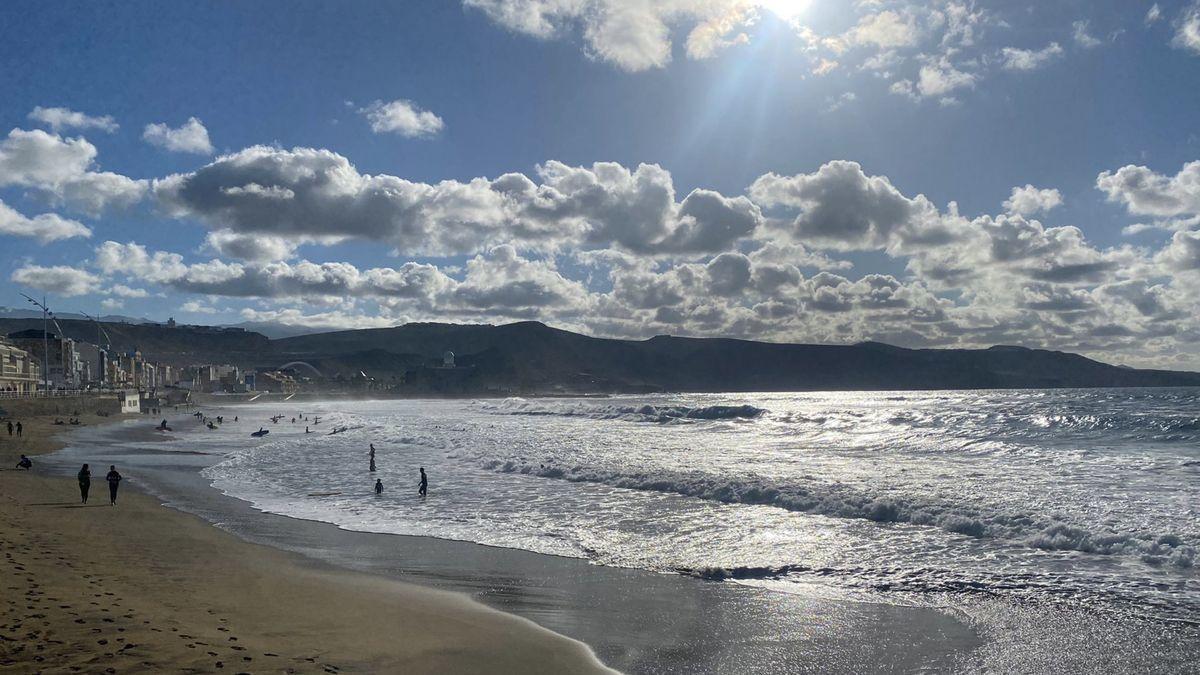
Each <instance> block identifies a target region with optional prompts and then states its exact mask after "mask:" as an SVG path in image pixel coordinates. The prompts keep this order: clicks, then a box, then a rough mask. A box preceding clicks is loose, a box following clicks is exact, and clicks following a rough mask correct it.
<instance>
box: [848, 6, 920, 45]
mask: <svg viewBox="0 0 1200 675" xmlns="http://www.w3.org/2000/svg"><path fill="white" fill-rule="evenodd" d="M917 37H918V32H917V26H916V20H915V18H914V17H912V16H901V15H900V14H899V13H898V12H895V11H892V10H890V9H889V10H884V11H882V12H878V13H875V14H867V15H866V16H863V17H861V18H859V20H858V24H857V25H855V26H854V28H851V29H850V30H849V31H848V32H847V33H846V34H845V36H844V38H845V39H846V40H847V41H848V42H849V43H851V44H860V45H863V44H866V45H874V46H876V47H880V48H882V49H892V48H896V47H912V46H914V45H916V44H917Z"/></svg>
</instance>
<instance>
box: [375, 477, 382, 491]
mask: <svg viewBox="0 0 1200 675" xmlns="http://www.w3.org/2000/svg"><path fill="white" fill-rule="evenodd" d="M375 494H377V495H381V494H383V481H382V480H380V479H378V478H376V479H375Z"/></svg>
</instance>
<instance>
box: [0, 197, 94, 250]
mask: <svg viewBox="0 0 1200 675" xmlns="http://www.w3.org/2000/svg"><path fill="white" fill-rule="evenodd" d="M0 234H7V235H12V236H14V237H32V238H34V239H37V240H38V241H40V242H41V243H43V244H48V243H50V242H52V241H59V240H61V239H71V238H74V237H90V236H92V231H91V230H90V229H88V228H87V227H85V226H84V225H83V224H82V223H80V222H78V221H75V220H69V219H67V218H63V217H62V216H60V215H58V214H54V213H43V214H41V215H37V216H34V217H32V218H28V217H26V216H24V215H22V214H21V213H19V212H17V211H16V210H15V209H13V208H12V207H11V206H9V205H8V204H5V203H4V202H3V201H0Z"/></svg>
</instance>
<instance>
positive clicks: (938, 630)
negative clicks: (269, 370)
mask: <svg viewBox="0 0 1200 675" xmlns="http://www.w3.org/2000/svg"><path fill="white" fill-rule="evenodd" d="M237 410H238V409H236V408H226V409H224V410H223V411H224V413H225V415H226V417H229V416H230V415H233V414H234V412H235V411H237ZM206 412H208V413H209V414H210V415H211V414H214V413H213V411H212V410H206ZM240 412H241V414H242V416H243V417H244V419H246V420H248V419H251V417H250V415H251V414H252V413H251V412H250V410H249V409H246V410H241V411H240ZM169 417H170V419H171V423H172V425H173V426H174V428H175V433H174V434H169V435H167V436H161V435H159V434H157V433H156V432H153V431H151V429H150V426H151V425H150V424H149V423H148V422H152V421H148V420H144V418H143V419H139V420H136V421H132V422H131V423H128V424H124V425H120V426H114V427H106V428H103V429H97V430H95V432H94V433H83V434H80V435H79V436H77V437H75V439H74V443H73V444H72V445H71V446H70V447H68V448H66V449H65V450H64V451H62V452H60V453H56V455H55V456H54V457H53V458H50V462H49V463H53V464H54V465H55V468H54V470H55V471H56V472H58V473H59V474H60V475H63V474H65V475H70V474H71V473H73V471H74V469H75V468H76V467H77V466H78V463H79V462H81V461H89V460H90V461H94V462H96V463H100V462H102V463H103V464H104V465H105V466H106V465H107V464H108V463H110V462H115V463H116V464H117V465H118V467H126V469H125V470H124V472H125V473H126V475H127V476H129V477H131V478H132V480H134V481H135V482H136V483H137V484H138V486H139V488H141V489H144V490H146V491H147V492H148V493H149V494H152V495H154V496H155V498H156V499H157V500H159V501H160V502H161V503H164V504H166V505H167V506H169V507H171V508H172V509H178V510H180V511H183V512H185V513H188V514H192V515H194V516H199V517H200V518H202V519H203V520H205V521H207V522H208V523H211V524H212V525H214V526H216V527H217V528H219V529H222V530H225V531H227V532H230V533H233V534H234V535H236V536H237V537H238V538H240V539H243V540H245V541H249V542H251V543H256V544H264V545H267V546H270V547H272V548H277V549H282V550H284V551H288V552H291V553H294V554H300V555H301V556H302V563H301V564H304V565H306V566H311V567H315V568H317V569H350V570H352V571H355V572H366V573H369V574H370V575H372V576H373V577H383V578H385V579H391V580H396V581H402V582H409V583H415V584H417V585H419V586H422V587H433V588H435V589H441V590H449V591H453V592H455V593H456V594H459V595H460V596H461V595H464V594H465V595H468V596H470V597H471V598H473V599H474V600H477V601H479V602H480V603H482V604H484V605H487V606H489V607H491V608H493V609H496V610H500V611H502V612H505V613H506V614H511V615H516V616H520V617H523V618H525V619H528V620H530V621H533V622H536V623H537V624H538V625H540V626H543V627H544V628H546V629H549V630H550V631H553V632H554V633H555V634H557V635H563V636H567V637H569V638H572V639H574V640H578V641H579V642H580V643H583V644H586V645H588V646H589V647H590V648H591V650H592V652H593V653H594V654H595V655H596V656H597V657H598V658H599V659H601V660H602V661H603V662H604V663H605V664H607V665H609V666H611V667H613V668H616V669H618V670H620V671H622V672H628V673H656V674H666V673H694V672H864V671H870V672H879V671H896V670H901V671H912V670H923V671H925V672H961V671H962V670H964V668H966V669H969V668H971V667H972V666H973V665H974V662H975V659H974V655H975V653H976V650H977V649H978V648H979V646H980V645H981V640H980V638H979V636H978V634H977V632H976V631H975V630H974V629H973V628H972V627H971V626H969V625H967V622H965V621H964V620H963V617H962V616H959V615H956V614H953V613H951V612H947V611H945V610H944V609H943V608H938V607H929V606H915V605H912V604H906V603H902V604H897V603H896V602H895V601H889V600H884V599H882V598H871V597H861V596H857V595H855V594H846V593H842V592H836V591H834V592H831V591H830V589H823V588H799V587H795V586H794V585H793V586H792V588H790V589H789V592H777V591H775V590H771V589H767V588H763V587H756V586H754V585H748V584H742V583H735V582H716V581H710V580H703V579H697V578H694V577H692V576H686V575H680V574H663V573H661V572H654V571H648V570H644V569H636V568H626V567H611V566H605V565H596V564H593V563H592V562H590V561H589V560H587V559H584V558H576V557H561V556H554V555H547V554H543V553H536V552H532V551H528V550H523V549H520V548H506V547H491V546H485V545H482V544H477V543H473V542H470V541H463V540H456V539H447V538H435V537H429V536H420V535H404V534H391V533H382V532H375V531H364V530H354V529H343V528H341V527H338V526H337V525H334V524H331V523H328V522H324V521H320V520H306V519H301V518H295V517H291V516H286V515H279V514H276V513H272V512H270V511H264V510H260V509H259V508H258V507H257V506H255V505H253V504H251V503H250V502H246V501H243V500H241V499H238V498H236V497H233V496H230V495H226V494H224V493H222V492H221V491H220V490H218V489H214V487H213V486H212V485H211V483H210V481H209V480H208V479H207V478H205V477H204V476H202V475H201V469H203V468H204V467H206V466H209V465H212V464H214V463H217V462H221V461H223V460H224V454H223V453H218V454H208V453H207V452H191V451H190V450H191V448H190V446H189V445H188V440H187V439H189V438H191V437H192V436H191V434H192V433H194V432H199V433H201V434H203V433H205V432H203V431H201V429H200V426H201V425H200V423H199V422H197V421H195V420H191V419H186V418H185V419H179V418H178V415H171V416H169ZM193 427H194V429H193ZM181 444H182V445H181ZM202 447H203V446H198V448H197V449H200V448H202ZM210 452H211V451H210Z"/></svg>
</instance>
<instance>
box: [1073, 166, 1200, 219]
mask: <svg viewBox="0 0 1200 675" xmlns="http://www.w3.org/2000/svg"><path fill="white" fill-rule="evenodd" d="M1096 187H1097V188H1098V189H1099V190H1100V191H1102V192H1104V193H1105V194H1106V195H1108V200H1109V201H1112V202H1118V203H1122V204H1124V205H1125V207H1126V208H1127V209H1128V210H1129V212H1130V213H1132V214H1134V215H1145V216H1159V217H1178V216H1194V215H1200V161H1196V162H1189V163H1187V164H1184V165H1183V168H1182V169H1180V170H1179V173H1177V174H1175V175H1174V176H1166V175H1163V174H1160V173H1155V172H1154V171H1152V170H1150V169H1149V168H1147V167H1144V166H1135V165H1133V164H1130V165H1127V166H1123V167H1121V168H1120V169H1117V170H1116V171H1115V172H1110V171H1105V172H1103V173H1101V174H1100V175H1099V176H1097V177H1096Z"/></svg>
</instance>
